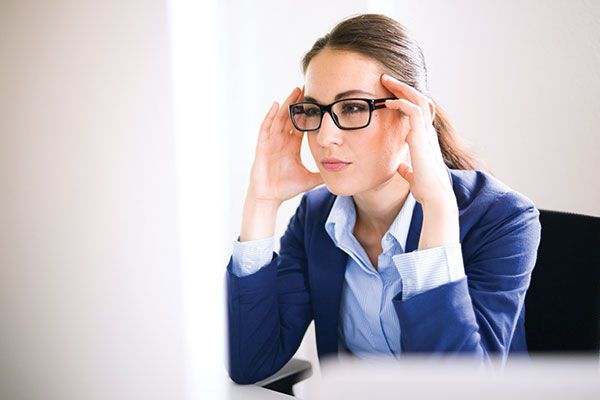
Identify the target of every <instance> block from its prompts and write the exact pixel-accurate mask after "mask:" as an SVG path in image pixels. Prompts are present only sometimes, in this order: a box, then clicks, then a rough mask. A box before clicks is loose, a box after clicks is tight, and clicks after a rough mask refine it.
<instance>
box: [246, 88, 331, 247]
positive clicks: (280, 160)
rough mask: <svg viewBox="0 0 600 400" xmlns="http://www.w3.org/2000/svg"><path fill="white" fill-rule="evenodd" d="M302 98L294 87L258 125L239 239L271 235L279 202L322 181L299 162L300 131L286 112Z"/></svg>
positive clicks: (300, 93)
mask: <svg viewBox="0 0 600 400" xmlns="http://www.w3.org/2000/svg"><path fill="white" fill-rule="evenodd" d="M301 98H302V91H301V90H300V89H298V88H294V90H292V93H290V95H289V96H288V98H287V99H286V100H285V102H284V103H283V104H282V105H281V107H279V105H278V104H277V102H275V103H273V105H272V106H271V109H270V110H269V112H268V113H267V115H266V116H265V119H264V120H263V122H262V124H261V126H260V131H259V134H258V142H257V144H256V151H255V156H254V163H253V164H252V170H251V172H250V184H249V186H248V193H247V194H246V201H245V203H244V214H243V217H242V229H241V233H240V241H247V240H256V239H263V238H267V237H270V236H273V234H274V231H275V221H276V217H277V210H278V209H279V206H280V205H281V203H282V202H283V201H285V200H288V199H291V198H292V197H294V196H296V195H298V194H300V193H303V192H306V191H307V190H310V189H312V188H314V187H315V186H317V185H319V184H321V183H322V182H323V179H322V178H321V175H320V174H319V173H315V172H310V171H309V170H307V169H306V167H305V166H304V165H303V164H302V160H301V158H300V149H301V145H302V133H301V132H298V131H297V130H296V129H295V128H294V126H293V125H292V121H291V120H290V117H289V114H288V106H289V105H290V104H292V103H295V102H297V101H299V100H300V99H301Z"/></svg>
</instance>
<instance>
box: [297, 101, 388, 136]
mask: <svg viewBox="0 0 600 400" xmlns="http://www.w3.org/2000/svg"><path fill="white" fill-rule="evenodd" d="M386 100H395V98H394V97H388V98H383V99H342V100H338V101H334V102H333V103H331V104H329V105H326V106H324V105H321V104H317V103H315V102H311V101H303V102H300V103H294V104H290V106H289V111H290V118H291V119H292V123H293V124H294V126H295V127H296V129H298V130H299V131H304V132H310V131H316V130H318V129H319V128H321V122H322V121H323V115H325V113H326V112H328V113H329V115H331V119H332V120H333V122H334V123H335V125H336V126H337V127H338V128H340V129H344V130H354V129H361V128H364V127H366V126H368V125H369V123H370V122H371V114H372V113H373V111H375V110H378V109H380V108H385V104H384V103H385V101H386Z"/></svg>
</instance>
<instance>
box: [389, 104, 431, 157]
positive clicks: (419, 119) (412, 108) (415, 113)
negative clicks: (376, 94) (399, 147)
mask: <svg viewBox="0 0 600 400" xmlns="http://www.w3.org/2000/svg"><path fill="white" fill-rule="evenodd" d="M385 106H386V107H387V108H390V109H392V110H399V111H401V112H402V113H404V114H405V115H407V116H408V119H409V120H410V126H411V133H412V134H411V133H409V137H407V139H406V140H407V141H408V142H409V143H410V144H412V145H413V146H414V145H417V146H419V145H424V144H425V143H426V142H427V137H426V135H423V134H421V133H420V132H421V131H423V130H425V126H426V125H425V121H424V117H423V112H422V110H421V108H420V107H419V106H417V105H416V104H414V103H411V102H410V101H408V100H406V99H397V100H386V102H385ZM415 133H416V134H415Z"/></svg>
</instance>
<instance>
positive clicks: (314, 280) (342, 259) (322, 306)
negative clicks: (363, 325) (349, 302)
mask: <svg viewBox="0 0 600 400" xmlns="http://www.w3.org/2000/svg"><path fill="white" fill-rule="evenodd" d="M326 217H327V216H325V218H326ZM347 257H348V255H347V254H346V253H345V252H344V251H342V250H340V249H339V248H337V247H336V246H335V244H334V243H333V241H332V240H331V238H330V237H329V235H328V234H327V231H326V230H325V219H324V220H322V221H319V222H318V223H317V224H315V227H314V231H313V234H312V235H311V242H310V252H309V262H308V265H309V279H310V286H311V292H312V298H313V314H314V317H315V333H316V336H317V350H318V352H319V356H320V357H321V356H325V355H327V354H335V353H337V351H338V325H339V317H340V304H341V299H342V288H343V285H344V274H345V272H346V263H347Z"/></svg>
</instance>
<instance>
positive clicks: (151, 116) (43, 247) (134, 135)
mask: <svg viewBox="0 0 600 400" xmlns="http://www.w3.org/2000/svg"><path fill="white" fill-rule="evenodd" d="M168 55H169V48H168V36H167V18H166V5H165V2H164V1H161V0H151V1H135V0H125V1H123V0H119V1H116V0H107V1H102V2H93V1H88V2H80V1H67V0H57V1H43V2H31V1H22V0H15V1H3V2H1V3H0V60H1V61H0V182H1V186H0V398H3V399H17V398H19V399H25V398H26V399H57V400H58V399H60V400H64V399H98V400H100V399H102V400H104V399H177V398H183V395H184V393H183V391H184V382H183V381H184V350H183V340H182V332H183V329H182V325H183V321H182V311H181V309H182V307H181V299H180V295H181V291H180V286H181V282H180V280H181V279H180V271H179V259H178V258H179V256H178V245H177V226H176V208H175V205H176V199H175V160H174V155H175V152H174V138H173V128H172V115H171V101H170V96H171V87H170V71H169V58H168Z"/></svg>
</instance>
